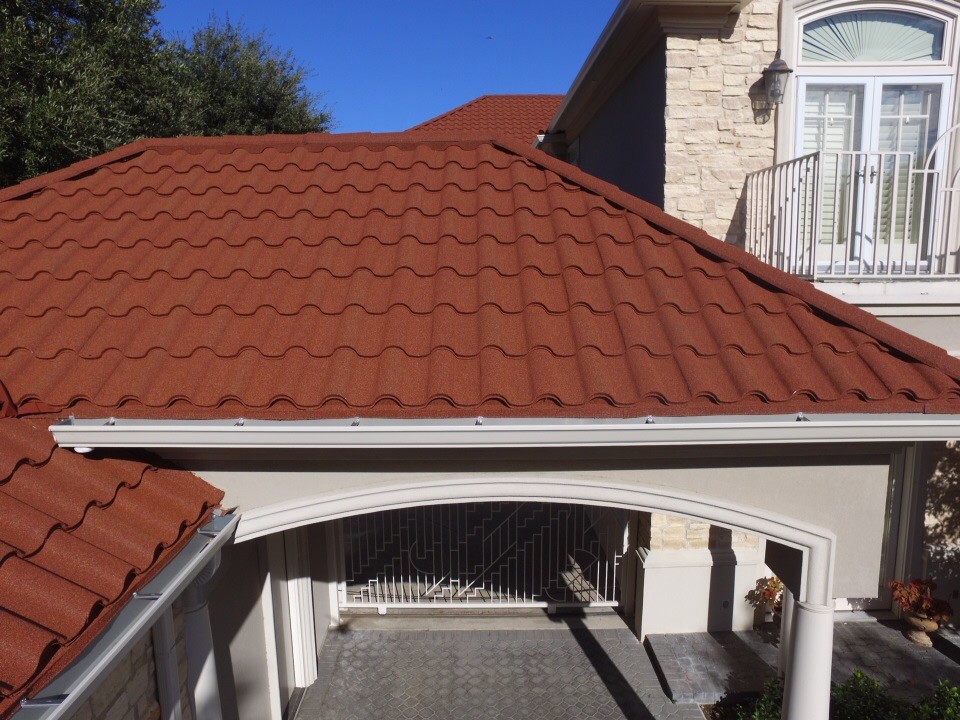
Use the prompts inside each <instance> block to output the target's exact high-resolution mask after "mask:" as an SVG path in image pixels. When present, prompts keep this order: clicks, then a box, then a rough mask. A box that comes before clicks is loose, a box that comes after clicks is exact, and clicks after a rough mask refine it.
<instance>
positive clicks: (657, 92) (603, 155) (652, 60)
mask: <svg viewBox="0 0 960 720" xmlns="http://www.w3.org/2000/svg"><path fill="white" fill-rule="evenodd" d="M665 53H666V42H665V41H664V40H661V41H660V42H659V43H657V45H656V46H655V47H654V48H653V49H652V50H651V51H650V52H649V53H647V55H646V56H645V57H644V58H643V59H642V60H641V61H640V63H639V65H637V67H636V68H634V70H633V72H631V73H630V75H629V76H627V78H626V79H625V80H624V81H623V83H622V84H621V85H620V87H619V88H618V89H617V90H616V91H615V92H614V93H613V95H611V97H610V98H609V99H608V100H607V102H605V103H604V105H603V107H602V108H601V109H600V110H598V111H597V113H596V114H595V115H594V116H593V119H592V120H590V122H589V123H588V124H587V126H586V127H585V128H584V129H583V131H582V132H581V133H580V135H579V137H577V138H576V142H575V145H574V147H572V148H571V155H572V156H575V162H576V164H577V165H578V166H579V167H581V168H582V169H583V170H585V171H587V172H588V173H590V174H592V175H596V176H597V177H600V178H603V179H604V180H606V181H607V182H611V183H613V184H614V185H617V186H619V187H620V188H622V189H623V190H625V191H626V192H628V193H631V194H632V195H636V196H637V197H641V198H643V199H644V200H646V201H648V202H652V203H654V204H656V205H659V206H661V207H662V206H663V191H664V186H663V180H664V169H665V167H666V166H665V163H664V143H665V140H666V134H665V133H666V127H665V124H664V114H663V111H664V108H665V107H666V105H665V102H666V95H665V88H664V83H663V69H664V65H665ZM571 159H574V157H571Z"/></svg>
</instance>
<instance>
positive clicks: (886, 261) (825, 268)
mask: <svg viewBox="0 0 960 720" xmlns="http://www.w3.org/2000/svg"><path fill="white" fill-rule="evenodd" d="M958 129H960V126H958V127H954V128H952V129H951V130H950V131H948V133H946V134H945V135H944V136H941V138H940V139H939V140H938V141H937V143H936V144H935V145H934V146H933V149H932V150H931V153H930V155H929V157H927V158H925V160H924V162H923V163H917V162H916V158H915V157H914V156H913V154H912V153H905V152H851V151H846V152H815V153H811V154H810V155H804V156H802V157H798V158H794V159H793V160H789V161H787V162H784V163H780V164H779V165H774V166H773V167H770V168H765V169H763V170H760V171H758V172H755V173H752V174H750V175H748V176H747V181H746V188H745V211H746V215H745V218H744V220H745V230H746V249H747V251H748V252H750V253H752V254H754V255H756V256H757V257H759V258H760V259H761V260H764V261H765V262H767V263H770V264H771V265H774V266H775V267H777V268H780V269H781V270H784V271H786V272H789V273H792V274H794V275H799V276H801V277H806V278H810V279H820V278H838V279H857V280H861V279H871V278H875V279H890V278H902V277H915V278H939V279H942V278H960V238H958V232H957V228H958V224H960V223H958V220H960V217H958V215H960V203H958V202H957V199H958V198H957V196H958V193H960V184H958V182H957V181H958V177H960V172H953V173H949V174H948V173H946V172H944V170H943V167H944V166H947V167H949V166H950V165H951V163H950V162H949V159H948V158H943V159H942V160H939V159H938V158H937V153H938V152H940V153H943V154H946V152H945V151H946V138H947V136H948V135H950V134H953V133H954V132H955V131H957V130H958Z"/></svg>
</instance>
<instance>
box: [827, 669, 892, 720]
mask: <svg viewBox="0 0 960 720" xmlns="http://www.w3.org/2000/svg"><path fill="white" fill-rule="evenodd" d="M909 709H910V706H909V705H908V704H907V703H905V702H903V701H901V700H897V699H895V698H893V697H891V696H890V695H889V694H888V693H887V691H886V690H884V689H883V686H882V685H880V683H878V682H877V681H876V680H874V679H873V678H872V677H868V676H867V675H864V674H863V673H862V672H860V671H859V670H857V671H856V672H854V673H853V675H851V676H850V677H849V678H847V680H845V681H844V682H842V683H840V684H837V685H834V686H833V690H832V691H831V693H830V720H908V719H909V718H910V713H909Z"/></svg>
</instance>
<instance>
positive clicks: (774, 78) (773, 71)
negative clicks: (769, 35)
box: [763, 50, 793, 107]
mask: <svg viewBox="0 0 960 720" xmlns="http://www.w3.org/2000/svg"><path fill="white" fill-rule="evenodd" d="M792 72H793V70H792V69H791V67H790V66H789V65H787V63H786V62H785V61H784V60H783V59H781V57H780V51H779V50H777V56H776V57H775V58H774V59H773V62H772V63H770V64H769V65H768V66H767V67H765V68H764V69H763V81H764V84H765V85H766V88H767V102H768V103H769V104H770V107H773V106H774V105H779V104H780V103H782V102H783V95H784V93H785V92H786V89H787V78H789V77H790V73H792Z"/></svg>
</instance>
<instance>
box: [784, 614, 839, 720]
mask: <svg viewBox="0 0 960 720" xmlns="http://www.w3.org/2000/svg"><path fill="white" fill-rule="evenodd" d="M789 656H790V659H789V662H788V665H787V675H786V682H785V687H784V694H783V720H829V717H830V676H831V670H832V666H833V607H832V606H828V605H815V604H813V603H807V602H795V603H794V609H793V621H792V623H791V627H790V648H789Z"/></svg>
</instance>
